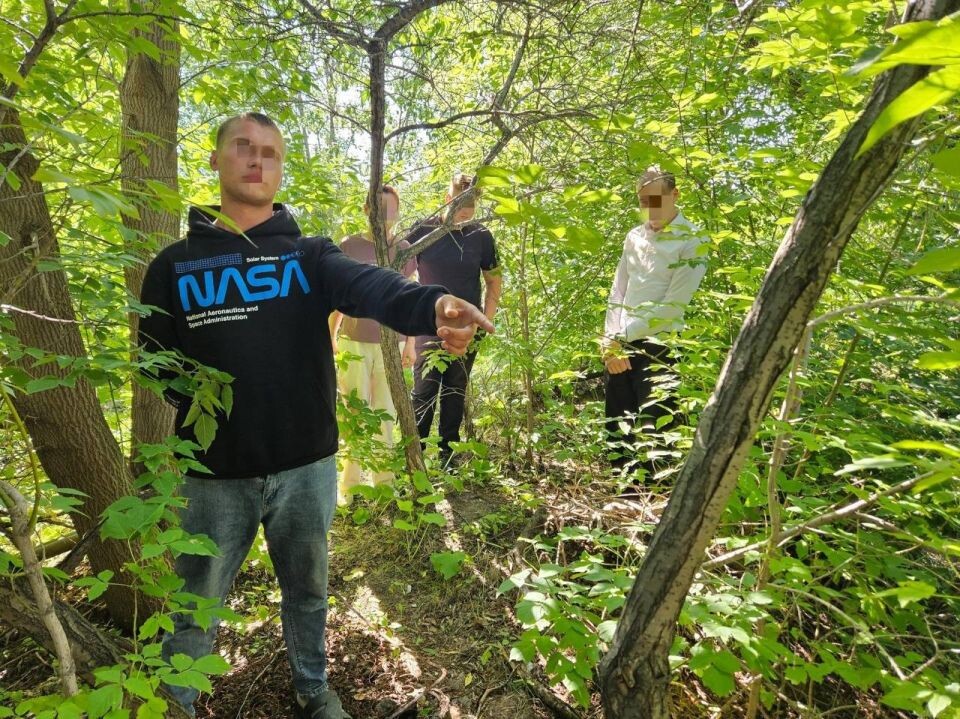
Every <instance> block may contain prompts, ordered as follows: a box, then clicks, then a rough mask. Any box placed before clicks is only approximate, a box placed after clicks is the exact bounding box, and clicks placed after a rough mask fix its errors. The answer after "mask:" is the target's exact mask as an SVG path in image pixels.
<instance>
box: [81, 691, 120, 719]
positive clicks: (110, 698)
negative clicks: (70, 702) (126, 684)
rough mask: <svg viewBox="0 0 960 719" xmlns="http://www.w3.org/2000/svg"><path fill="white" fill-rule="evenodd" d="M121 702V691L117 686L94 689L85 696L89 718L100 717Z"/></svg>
mask: <svg viewBox="0 0 960 719" xmlns="http://www.w3.org/2000/svg"><path fill="white" fill-rule="evenodd" d="M122 702H123V689H122V688H121V687H120V686H119V685H118V684H107V685H106V686H103V687H100V688H99V689H94V690H93V691H92V692H90V694H89V695H88V696H87V711H88V712H89V713H90V716H94V717H101V716H103V715H104V714H106V713H107V712H108V711H110V710H111V709H116V708H117V707H119V706H120V705H121V703H122Z"/></svg>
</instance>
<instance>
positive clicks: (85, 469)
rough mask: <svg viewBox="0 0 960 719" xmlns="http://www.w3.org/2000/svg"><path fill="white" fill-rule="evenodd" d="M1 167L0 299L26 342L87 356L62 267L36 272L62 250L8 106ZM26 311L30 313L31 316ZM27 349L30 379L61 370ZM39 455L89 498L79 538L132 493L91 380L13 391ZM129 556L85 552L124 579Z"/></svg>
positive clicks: (58, 479)
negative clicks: (16, 184)
mask: <svg viewBox="0 0 960 719" xmlns="http://www.w3.org/2000/svg"><path fill="white" fill-rule="evenodd" d="M2 145H6V146H7V147H11V148H13V149H8V150H3V151H0V164H2V165H4V166H7V167H10V166H11V165H14V170H13V171H14V173H15V174H16V176H17V178H18V179H19V180H20V183H21V186H20V188H19V189H18V190H14V189H13V188H12V187H11V186H10V184H9V183H6V182H5V183H2V184H0V232H4V233H6V234H7V235H9V236H10V237H11V238H12V241H11V242H9V243H7V244H6V245H4V246H3V247H0V287H2V288H3V296H4V301H6V302H9V303H10V304H12V305H14V306H16V307H18V308H20V310H24V311H22V312H21V311H14V312H13V313H12V315H13V322H14V326H15V333H16V336H17V338H18V339H19V340H20V342H21V343H22V344H23V345H24V347H38V348H40V349H42V350H43V351H45V352H49V353H51V354H55V355H63V356H66V357H84V356H86V349H85V348H84V345H83V340H82V338H81V336H80V330H79V327H78V325H77V322H76V315H75V313H74V309H73V304H72V301H71V298H70V293H69V290H68V287H67V276H66V273H64V272H63V271H62V270H53V271H48V272H38V271H37V265H38V263H40V262H49V261H53V262H57V261H59V259H60V248H59V246H58V244H57V238H56V235H55V232H54V228H53V224H52V222H51V219H50V211H49V208H48V206H47V201H46V196H45V195H44V193H43V187H42V186H41V185H40V183H38V182H36V181H35V180H33V179H31V178H32V177H33V175H34V173H35V172H36V171H37V168H38V165H39V163H38V161H37V159H36V157H35V156H34V155H33V154H32V153H31V152H29V149H28V145H27V139H26V137H25V135H24V132H23V126H22V124H21V121H20V116H19V114H18V113H17V111H16V110H15V109H13V108H8V109H7V111H6V114H5V117H4V122H3V124H2V125H0V146H2ZM27 312H31V313H34V314H27ZM33 364H34V363H33V361H32V359H31V358H30V357H29V356H24V357H23V358H20V359H19V360H18V361H17V365H18V367H19V368H20V369H21V370H23V371H24V372H25V373H26V374H27V375H29V376H30V377H32V378H38V377H42V376H45V375H54V376H60V377H63V376H65V375H66V371H65V370H63V369H61V368H60V367H59V366H58V365H57V363H50V364H46V365H43V366H42V367H39V368H35V367H34V366H33ZM14 404H15V405H16V408H17V411H18V412H19V413H20V416H21V417H22V418H23V420H24V422H25V424H26V426H27V429H28V430H29V432H30V438H31V440H32V441H33V445H34V448H35V449H36V452H37V456H38V457H39V458H40V462H41V464H42V465H43V469H44V471H45V472H46V474H47V477H49V478H50V480H51V481H52V482H53V483H54V484H55V485H57V486H58V487H65V488H71V489H78V490H80V491H82V492H85V493H86V495H87V497H86V498H85V501H84V503H83V506H82V507H80V508H79V510H80V511H77V512H74V513H73V514H72V515H71V517H72V519H73V522H74V526H75V527H76V529H77V532H78V533H79V534H80V535H81V536H82V535H85V534H86V533H87V532H88V531H91V530H92V529H93V528H94V527H95V526H96V524H97V521H98V519H99V517H100V514H101V513H102V512H103V510H104V509H106V508H107V507H108V506H109V505H110V504H111V503H112V502H114V501H115V500H116V499H118V498H120V497H122V496H124V495H125V494H128V493H129V491H130V486H131V484H130V483H131V480H130V473H129V469H128V467H127V464H126V462H125V461H124V458H123V454H122V452H121V451H120V447H119V445H118V444H117V442H116V440H115V439H114V437H113V434H112V433H111V432H110V428H109V427H108V426H107V423H106V420H105V419H104V417H103V411H102V410H101V408H100V403H99V401H98V399H97V394H96V392H95V390H94V388H93V386H92V385H90V384H89V383H88V382H86V381H85V380H80V381H78V382H77V383H76V385H75V386H74V387H57V388H55V389H49V390H45V391H42V392H36V393H34V394H18V395H16V396H15V397H14ZM130 559H131V556H130V552H129V549H128V547H127V545H125V544H122V543H120V542H105V543H101V542H99V541H97V542H96V543H94V544H93V545H92V549H91V550H90V562H91V564H92V566H93V570H94V572H101V571H103V570H105V569H109V570H112V571H113V572H114V577H115V578H116V580H119V581H120V582H121V583H123V582H124V579H123V578H124V577H126V574H125V573H124V572H123V571H122V567H123V564H124V562H126V561H129V560H130ZM106 600H107V604H108V606H109V608H110V613H111V615H112V616H113V618H114V619H115V620H116V621H117V622H118V623H120V624H121V625H122V626H125V627H130V626H132V624H133V619H134V616H135V607H136V604H135V594H134V593H133V592H132V591H131V590H130V589H129V588H127V587H124V586H121V585H120V584H114V585H111V588H110V590H108V592H107V594H106Z"/></svg>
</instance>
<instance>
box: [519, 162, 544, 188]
mask: <svg viewBox="0 0 960 719" xmlns="http://www.w3.org/2000/svg"><path fill="white" fill-rule="evenodd" d="M514 174H515V175H516V176H517V179H518V180H519V181H520V182H521V184H524V185H532V184H533V183H534V182H536V181H537V180H539V179H540V176H541V175H543V168H542V167H541V166H540V165H523V166H522V167H518V168H517V169H516V170H514Z"/></svg>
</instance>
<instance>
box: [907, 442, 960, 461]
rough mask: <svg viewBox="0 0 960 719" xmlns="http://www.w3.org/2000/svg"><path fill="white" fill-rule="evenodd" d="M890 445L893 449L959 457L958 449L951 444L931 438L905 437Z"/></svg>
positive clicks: (959, 451) (959, 450)
mask: <svg viewBox="0 0 960 719" xmlns="http://www.w3.org/2000/svg"><path fill="white" fill-rule="evenodd" d="M890 446H891V447H893V448H894V449H907V450H916V451H918V452H938V453H940V454H942V455H945V456H947V457H953V458H954V459H960V449H957V448H956V447H954V446H952V445H949V444H944V443H943V442H935V441H933V440H916V439H905V440H903V441H902V442H895V443H894V444H892V445H890Z"/></svg>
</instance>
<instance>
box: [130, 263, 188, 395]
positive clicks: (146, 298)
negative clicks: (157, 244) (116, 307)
mask: <svg viewBox="0 0 960 719" xmlns="http://www.w3.org/2000/svg"><path fill="white" fill-rule="evenodd" d="M140 302H141V304H144V305H151V306H152V307H153V308H154V309H153V310H151V312H150V314H149V315H147V316H146V317H141V318H140V325H139V329H138V341H139V344H140V346H141V347H142V348H143V349H144V350H145V351H147V352H160V351H162V350H179V349H181V348H180V341H179V338H178V336H177V323H176V320H175V319H174V318H173V313H174V311H175V306H174V303H173V287H172V285H171V282H170V263H169V261H168V260H167V259H166V257H165V256H164V255H162V254H161V255H158V256H157V257H156V258H154V260H153V262H151V263H150V265H149V266H148V267H147V273H146V275H145V276H144V278H143V286H142V287H141V290H140ZM176 376H177V373H176V372H173V371H172V370H161V371H160V372H159V377H160V379H162V380H170V379H173V378H174V377H176ZM165 396H166V398H167V400H168V401H169V402H170V403H171V404H173V405H174V406H176V405H178V404H179V401H180V399H182V396H181V395H179V394H177V393H175V392H172V391H168V392H167V393H166V395H165Z"/></svg>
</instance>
